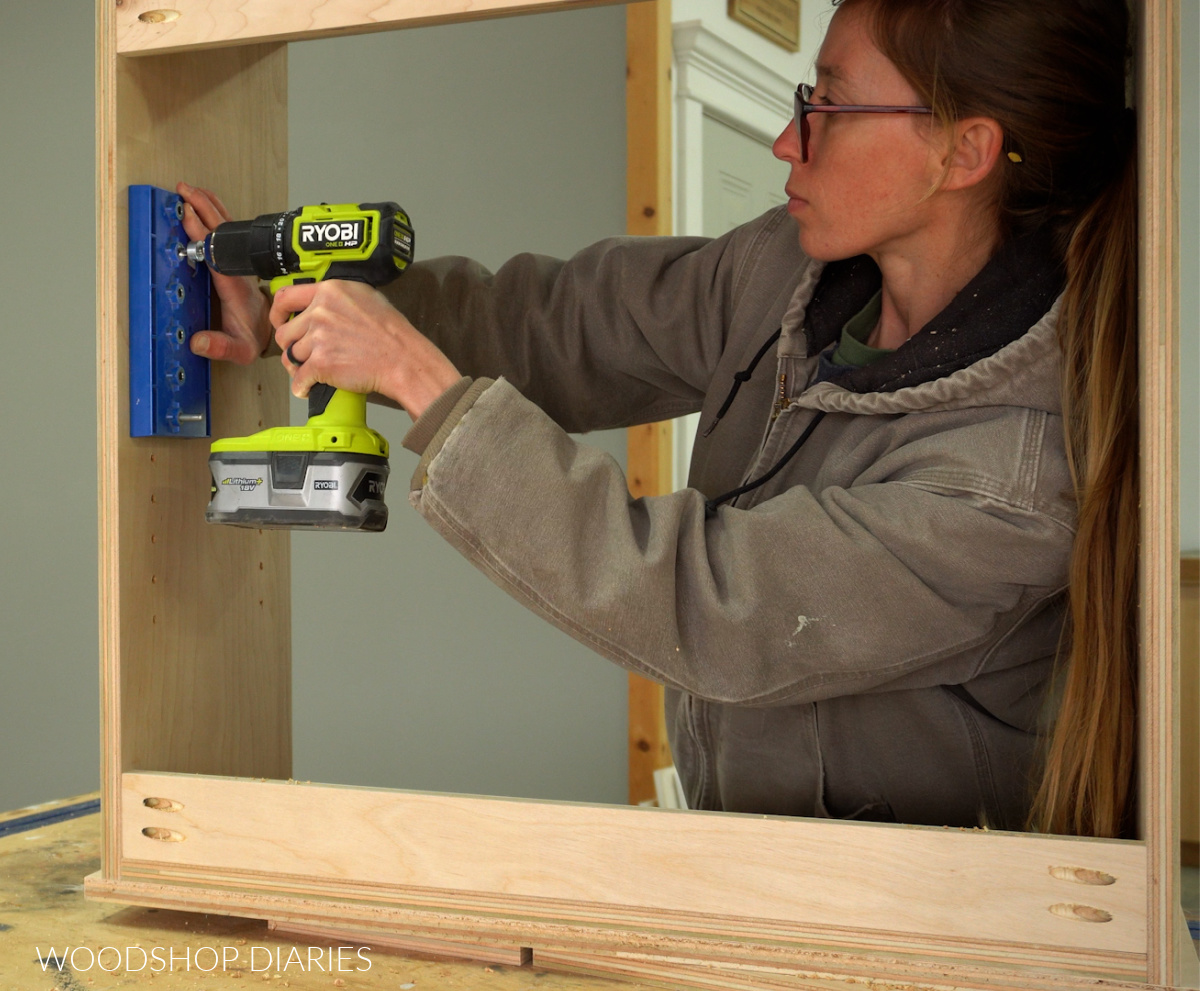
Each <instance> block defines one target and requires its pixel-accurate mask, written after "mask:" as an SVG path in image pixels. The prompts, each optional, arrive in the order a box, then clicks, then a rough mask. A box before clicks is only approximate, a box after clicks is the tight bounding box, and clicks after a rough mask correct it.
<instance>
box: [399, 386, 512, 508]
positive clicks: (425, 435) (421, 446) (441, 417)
mask: <svg viewBox="0 0 1200 991" xmlns="http://www.w3.org/2000/svg"><path fill="white" fill-rule="evenodd" d="M494 381H495V380H494V379H489V378H478V379H471V378H469V377H466V376H464V377H463V378H461V379H459V380H458V381H457V382H455V383H454V385H452V386H450V388H449V389H447V390H446V391H445V392H443V393H442V394H441V395H440V396H438V397H437V399H435V400H434V401H433V402H432V403H430V405H429V407H428V408H427V409H426V410H425V412H424V413H422V414H421V415H420V417H418V419H417V421H416V422H415V423H414V424H413V425H412V427H411V429H410V430H409V431H408V433H406V434H405V435H404V439H403V440H402V441H400V444H401V446H403V447H405V448H407V449H408V450H410V451H413V452H415V453H417V454H420V455H421V460H420V461H419V462H417V467H416V470H415V471H414V472H413V476H412V484H411V487H410V488H411V491H416V490H417V489H420V488H422V487H423V486H424V485H425V472H426V469H428V467H429V463H430V462H431V461H433V459H434V458H436V457H437V456H438V452H439V451H441V449H442V445H443V444H445V443H446V438H447V437H449V436H450V434H451V433H452V432H453V430H454V428H455V427H457V426H458V421H459V420H461V419H462V418H463V416H464V415H465V414H466V412H467V410H469V409H470V408H471V407H472V406H474V405H475V401H476V400H477V399H478V398H479V397H480V396H481V395H483V393H484V391H485V390H486V389H487V388H488V387H489V386H490V385H492V384H493V383H494Z"/></svg>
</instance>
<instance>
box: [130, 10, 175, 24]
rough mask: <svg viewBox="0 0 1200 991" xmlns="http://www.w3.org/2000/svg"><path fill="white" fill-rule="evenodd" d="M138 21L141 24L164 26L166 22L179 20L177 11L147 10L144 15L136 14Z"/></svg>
mask: <svg viewBox="0 0 1200 991" xmlns="http://www.w3.org/2000/svg"><path fill="white" fill-rule="evenodd" d="M138 20H139V21H141V22H142V23H143V24H166V23H167V22H168V21H177V20H179V11H177V10H147V11H146V12H145V13H144V14H138Z"/></svg>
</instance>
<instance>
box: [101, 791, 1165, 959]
mask: <svg viewBox="0 0 1200 991" xmlns="http://www.w3.org/2000/svg"><path fill="white" fill-rule="evenodd" d="M164 803H165V804H166V806H168V807H170V808H171V809H172V811H163V810H162V808H163V807H164ZM124 806H125V808H124V813H123V816H122V821H123V823H124V836H123V849H124V854H125V858H126V859H125V862H124V864H123V872H122V873H123V875H124V876H125V877H126V878H128V879H130V880H131V881H132V880H140V881H145V882H154V881H157V882H158V883H160V884H164V885H166V884H170V883H172V879H183V878H185V877H186V878H188V879H189V880H188V883H189V884H201V885H202V884H204V883H208V884H213V883H225V882H227V881H228V880H229V879H231V878H233V877H240V878H242V881H243V884H244V885H245V886H246V887H247V888H248V889H255V888H257V889H259V890H271V891H274V892H276V893H283V892H284V891H291V892H293V893H295V894H298V895H312V894H321V895H324V896H326V897H337V898H339V899H343V898H345V899H352V898H356V899H360V900H361V899H364V898H368V897H369V898H370V899H371V900H372V901H374V902H382V903H386V902H391V903H394V904H399V905H409V906H411V905H413V904H426V905H429V906H436V905H443V906H444V907H445V908H446V909H447V910H450V909H451V908H453V909H455V910H456V911H459V912H461V911H469V910H470V909H471V908H472V907H480V906H486V908H487V911H488V912H489V913H490V914H496V913H497V912H498V911H501V912H502V914H503V909H504V908H507V910H508V911H509V912H514V913H516V914H517V915H519V916H522V917H528V916H529V915H531V914H534V915H540V916H543V917H546V918H547V919H552V918H554V917H555V916H556V915H560V914H562V915H565V916H570V917H577V916H578V917H579V918H589V917H590V918H593V919H595V918H596V917H600V916H602V917H605V918H609V919H610V920H611V921H612V922H614V923H615V922H617V921H619V920H621V919H625V920H632V919H638V920H642V919H646V918H651V917H655V916H657V915H658V914H660V913H668V914H671V915H672V916H673V917H675V921H674V922H673V927H675V928H678V927H679V926H681V925H682V922H681V921H680V920H681V919H683V918H685V917H688V918H694V917H697V916H701V915H707V916H712V917H716V918H720V919H727V920H734V919H740V920H743V921H742V927H743V928H745V929H748V930H751V931H753V930H755V929H761V928H767V929H772V931H778V930H780V929H781V928H782V930H783V931H785V932H786V931H789V930H791V931H798V930H804V929H806V928H807V929H809V930H811V931H818V930H820V931H821V932H823V933H825V934H827V935H828V934H829V933H837V932H842V931H845V932H846V933H851V934H857V935H856V938H858V939H859V940H860V941H865V940H867V939H874V940H879V939H881V938H886V937H887V934H889V933H890V934H895V935H896V936H898V937H901V938H905V937H917V938H920V939H925V938H933V939H935V940H936V939H941V940H951V941H953V940H965V941H971V942H973V943H982V942H986V940H987V939H988V938H989V937H990V936H994V937H995V938H996V939H998V940H1000V941H1001V942H1003V943H1011V944H1028V945H1029V946H1033V947H1040V946H1057V947H1060V948H1061V949H1063V950H1064V951H1081V952H1083V953H1085V954H1087V955H1091V956H1093V957H1094V959H1096V960H1099V959H1101V958H1103V957H1105V956H1106V955H1108V956H1112V957H1113V959H1114V960H1115V959H1116V958H1117V957H1120V958H1121V960H1123V961H1124V963H1123V966H1129V967H1136V966H1138V965H1139V962H1140V961H1141V960H1142V948H1143V946H1144V940H1145V928H1144V927H1145V920H1144V917H1143V916H1142V914H1141V912H1140V911H1139V908H1140V906H1141V905H1142V904H1144V903H1143V898H1144V895H1143V891H1144V887H1143V885H1144V880H1143V871H1144V866H1145V849H1144V847H1143V845H1142V844H1140V843H1134V842H1116V841H1107V842H1105V841H1092V840H1079V839H1068V838H1057V837H1039V836H1031V835H1022V834H1004V833H996V832H991V833H989V832H984V831H979V830H950V829H935V828H928V827H924V828H922V827H896V826H886V825H882V826H881V825H878V824H847V823H836V822H829V821H823V820H791V819H784V818H767V817H749V816H731V815H724V814H714V813H689V812H682V813H680V812H670V811H661V810H657V809H631V808H627V807H620V806H607V807H605V806H586V805H575V804H570V803H544V802H520V801H511V800H502V799H487V798H478V797H473V796H454V795H437V794H424V793H417V792H401V791H372V790H366V789H359V788H339V787H334V786H323V785H310V784H301V783H294V782H292V783H289V782H260V781H245V780H234V779H219V778H212V777H206V776H193V775H156V774H136V773H134V774H127V775H125V793H124ZM715 850H720V851H722V852H723V855H722V856H721V857H720V858H719V859H717V858H714V856H713V855H712V852H713V851H715ZM614 852H619V854H620V856H619V859H618V858H615V857H614ZM618 863H619V864H620V866H619V867H618V866H617V864H618ZM1054 867H1057V868H1060V869H1061V870H1060V871H1059V872H1058V873H1057V874H1056V873H1054V872H1052V870H1051V868H1054ZM1081 868H1082V869H1086V870H1090V871H1094V872H1100V873H1099V874H1098V875H1096V876H1104V877H1107V878H1112V879H1113V883H1102V884H1094V883H1086V882H1081V881H1080V879H1079V877H1077V876H1076V875H1074V874H1070V875H1069V876H1068V873H1069V872H1071V871H1075V870H1077V869H1081ZM259 881H261V882H262V883H261V886H260V884H259ZM536 903H545V904H544V905H543V906H541V907H539V905H538V904H536ZM1063 905H1083V906H1087V910H1088V911H1093V910H1094V911H1095V912H1097V913H1100V914H1102V915H1111V921H1108V922H1105V923H1103V924H1095V923H1086V924H1085V923H1084V922H1082V921H1081V918H1082V916H1079V915H1074V916H1072V915H1071V914H1070V913H1067V914H1060V912H1061V909H1059V910H1055V909H1054V908H1053V906H1063ZM346 908H347V907H346V905H344V904H343V905H334V906H331V907H330V909H329V911H330V912H331V915H330V916H329V917H330V918H335V919H336V918H337V916H338V914H339V913H341V912H343V911H344V910H346ZM378 911H382V907H381V906H377V908H376V909H373V912H378ZM400 915H403V912H401V913H400ZM272 917H273V918H280V919H282V918H284V916H282V915H272ZM358 921H361V922H368V921H369V919H368V918H367V917H362V918H360V919H359V920H358ZM458 925H459V926H461V923H458ZM510 931H512V932H520V931H521V929H520V927H519V926H515V927H512V928H511V929H510ZM981 934H988V936H983V937H982V939H981Z"/></svg>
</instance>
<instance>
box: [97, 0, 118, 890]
mask: <svg viewBox="0 0 1200 991" xmlns="http://www.w3.org/2000/svg"><path fill="white" fill-rule="evenodd" d="M115 12H116V7H115V5H114V4H113V3H112V2H111V0H96V238H97V245H98V250H97V252H96V450H97V479H96V484H97V515H98V540H99V548H98V554H97V558H98V567H99V588H100V603H99V627H100V637H99V647H100V658H99V661H100V790H101V802H100V804H101V810H102V814H103V817H104V830H103V839H102V841H101V850H100V863H101V872H102V873H103V874H104V876H105V877H109V878H115V877H117V876H118V870H119V864H120V860H121V847H120V836H121V819H120V816H121V800H120V795H121V770H122V768H121V735H120V726H121V690H120V687H121V683H120V668H119V664H118V658H119V656H120V588H121V582H120V547H119V544H118V537H119V533H120V528H119V526H118V525H117V520H118V506H117V493H118V483H117V475H118V458H117V445H116V444H115V443H113V441H112V438H113V437H115V436H116V431H117V430H118V429H119V425H117V424H115V423H113V422H112V419H113V416H114V415H115V411H116V410H117V409H118V405H119V404H118V397H117V390H118V376H117V375H116V373H115V371H114V368H113V365H114V363H115V362H116V361H117V360H118V358H117V351H116V349H117V348H118V347H119V340H118V335H117V328H116V323H117V312H118V310H119V306H118V301H117V283H118V267H119V266H118V263H117V251H118V245H117V217H118V207H117V202H116V188H117V179H116V176H117V130H116V116H117V114H116V104H117V58H116V13H115Z"/></svg>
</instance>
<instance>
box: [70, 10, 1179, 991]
mask: <svg viewBox="0 0 1200 991" xmlns="http://www.w3.org/2000/svg"><path fill="white" fill-rule="evenodd" d="M577 5H580V4H575V3H571V2H562V0H548V2H547V0H542V2H538V0H525V2H523V3H519V4H511V3H508V2H507V0H487V2H478V0H477V2H474V3H466V2H463V0H404V2H401V0H391V2H389V3H384V4H382V5H380V4H378V3H374V2H373V3H370V4H367V3H362V2H359V0H338V2H331V0H324V2H317V0H302V2H289V3H284V2H282V0H261V2H260V3H258V4H254V5H247V4H236V5H234V4H230V3H227V2H225V0H185V2H180V3H178V4H175V9H177V10H178V11H180V12H181V16H180V17H179V18H178V19H177V20H175V21H168V22H165V23H145V22H142V21H139V19H138V17H139V15H140V14H145V13H147V12H148V11H150V10H152V9H157V5H156V4H152V3H147V2H145V0H123V2H121V3H120V6H117V5H116V4H115V3H114V0H98V6H97V45H98V55H97V204H98V205H97V233H98V237H99V245H100V247H99V255H98V264H97V279H98V282H97V311H98V314H97V315H98V335H99V350H98V369H97V391H98V406H99V426H98V433H99V438H98V439H99V446H100V458H99V464H100V480H99V498H100V558H101V563H100V579H101V580H100V588H101V653H102V658H101V686H102V707H103V714H102V726H103V729H102V755H103V757H102V759H103V771H102V788H103V803H104V822H105V840H104V847H103V862H102V868H101V871H100V872H99V873H98V874H96V875H93V876H92V877H91V878H89V879H88V882H87V891H88V894H89V895H90V896H91V897H94V898H102V899H108V900H113V901H119V902H132V903H138V904H144V905H159V906H167V907H175V908H191V909H199V910H204V911H216V912H230V913H237V914H244V915H250V916H258V917H262V916H266V917H269V918H271V919H275V920H282V921H285V922H292V923H295V924H297V925H306V924H307V925H313V924H327V925H337V926H339V927H341V928H342V929H352V930H355V931H361V932H363V933H365V934H367V933H370V932H371V931H372V929H375V930H378V929H384V928H386V929H388V930H389V931H392V932H407V933H412V934H417V935H421V936H424V937H430V936H442V937H444V938H447V939H454V940H457V941H459V942H480V943H486V942H491V943H505V944H509V945H519V946H531V947H533V948H534V954H535V959H542V960H545V961H554V960H556V959H557V960H560V961H562V962H566V963H568V964H570V963H572V962H574V963H575V964H576V965H579V966H590V967H593V968H594V969H601V970H603V969H610V970H614V971H622V972H627V973H635V974H642V975H644V976H646V977H647V978H648V979H651V978H653V977H654V976H655V975H656V974H658V975H659V976H661V975H662V974H663V973H666V972H670V973H676V972H677V971H678V969H679V968H684V969H686V968H688V967H699V966H701V964H703V965H704V966H708V967H713V966H718V965H720V966H725V965H727V966H729V967H737V966H741V967H758V968H762V967H768V966H769V967H774V968H775V970H774V971H773V973H776V974H777V975H778V976H779V980H781V981H782V980H783V978H784V976H785V975H791V976H790V977H789V979H792V978H796V975H804V974H817V973H820V974H825V975H842V976H859V977H863V976H868V977H880V978H889V979H893V980H911V981H919V980H934V979H937V980H938V982H939V983H943V984H944V983H945V982H946V981H947V980H948V979H949V980H952V981H956V982H961V983H974V984H976V985H985V986H1010V985H1011V986H1017V985H1019V986H1026V987H1029V986H1047V987H1050V986H1075V985H1077V984H1080V983H1085V982H1086V980H1087V979H1088V978H1089V977H1095V976H1107V977H1110V978H1115V979H1123V980H1126V981H1133V982H1149V983H1153V984H1172V983H1176V982H1177V981H1178V980H1179V974H1180V973H1181V970H1180V968H1181V967H1182V959H1183V956H1182V955H1183V954H1184V953H1190V951H1191V948H1190V946H1187V945H1185V944H1184V943H1183V942H1182V940H1181V939H1180V937H1179V930H1178V927H1177V920H1178V915H1179V910H1178V905H1179V892H1178V886H1177V885H1178V826H1177V824H1178V772H1177V740H1178V712H1177V710H1176V702H1175V700H1176V698H1177V684H1178V653H1177V652H1178V644H1177V637H1178V521H1177V515H1176V514H1177V503H1176V500H1177V464H1176V458H1177V454H1176V451H1177V388H1178V386H1177V335H1178V329H1177V319H1178V315H1177V290H1176V287H1177V284H1178V261H1177V236H1178V230H1177V216H1178V214H1177V201H1178V176H1177V168H1178V166H1177V162H1178V82H1177V80H1178V68H1177V66H1178V45H1179V40H1178V0H1141V2H1140V3H1138V4H1137V5H1136V9H1137V11H1138V20H1139V30H1138V35H1137V38H1138V41H1137V45H1138V53H1139V58H1138V64H1139V68H1138V79H1137V91H1138V103H1139V106H1140V107H1141V108H1142V111H1141V113H1140V125H1139V127H1140V137H1139V142H1140V151H1139V156H1140V165H1141V182H1142V186H1141V256H1140V258H1141V273H1140V286H1141V299H1140V310H1139V314H1140V321H1141V343H1140V353H1141V430H1142V450H1141V459H1142V468H1143V472H1142V478H1143V482H1142V485H1143V514H1142V520H1141V523H1142V534H1143V539H1142V559H1141V574H1140V582H1141V603H1142V610H1141V619H1140V622H1141V644H1142V658H1141V706H1142V708H1141V726H1142V737H1141V756H1140V761H1141V780H1142V808H1143V817H1142V835H1143V839H1142V840H1140V841H1137V842H1116V841H1091V840H1079V839H1071V838H1063V837H1053V838H1052V837H1038V836H1026V835H1019V834H997V833H991V834H986V835H981V834H977V833H975V832H973V831H960V830H937V829H928V828H911V827H895V826H886V825H883V826H881V825H872V824H861V823H837V822H824V821H814V820H778V819H766V818H762V817H744V816H724V815H712V814H706V813H695V812H684V813H673V812H659V811H651V810H639V809H633V808H614V807H601V806H577V805H570V804H562V803H538V802H527V801H513V800H502V799H487V798H475V797H462V796H451V795H429V794H418V793H412V792H402V791H380V790H370V789H351V788H339V787H336V786H322V785H308V784H305V785H299V784H294V783H293V784H283V783H281V782H283V781H286V780H287V779H288V778H289V775H290V773H291V727H290V644H289V640H288V638H289V636H290V632H289V631H290V616H289V611H288V610H289V606H288V584H289V558H288V544H287V538H286V535H285V534H280V533H265V534H264V533H260V532H256V531H231V530H228V529H225V528H206V526H205V524H204V523H203V522H202V519H203V504H204V501H205V500H206V497H207V493H206V491H204V489H205V486H204V484H203V483H204V480H205V478H206V474H205V472H206V471H207V468H206V461H207V453H208V452H207V445H206V444H203V443H197V442H187V441H184V442H180V441H160V440H156V439H153V438H146V439H139V440H136V441H135V440H132V439H130V438H129V436H128V424H127V419H126V417H127V410H126V402H125V396H126V395H127V388H126V386H127V368H126V363H127V361H126V349H125V341H126V336H125V335H126V330H125V308H126V307H125V302H124V294H125V292H126V286H127V272H126V266H125V261H124V254H125V252H124V245H125V240H124V238H125V209H124V196H125V189H126V187H127V186H128V185H129V184H130V183H140V182H151V183H154V184H156V185H165V186H171V185H173V183H174V182H175V181H176V179H177V178H180V177H182V176H185V175H186V176H190V177H194V181H195V182H197V183H199V184H205V185H211V186H213V187H215V188H219V189H221V190H222V191H223V192H226V193H228V196H229V201H230V202H229V206H230V207H231V209H233V210H234V211H235V212H236V213H237V214H238V215H242V216H247V215H253V214H254V213H259V212H264V211H267V210H278V209H282V208H284V207H285V206H288V205H289V204H287V203H286V202H285V199H286V188H287V183H286V175H287V161H286V159H287V143H286V141H287V139H286V133H285V124H283V123H282V122H283V121H286V106H287V103H286V101H287V95H286V44H285V42H286V41H287V40H291V39H295V38H311V37H320V36H323V35H330V34H343V33H349V32H354V31H367V30H379V29H383V28H390V27H401V26H411V25H414V24H426V23H442V22H449V21H455V20H466V19H472V18H476V17H480V16H500V15H502V14H509V13H514V12H523V11H529V10H532V9H543V10H548V9H556V8H560V7H568V6H577ZM235 7H236V9H237V10H238V11H243V12H245V11H249V12H251V13H252V14H253V16H251V14H244V16H242V15H239V14H236V13H235V12H234V8H235ZM368 8H371V13H370V14H369V15H368V14H366V13H363V11H365V10H367V9H368ZM318 17H321V18H324V20H323V21H318ZM135 56H136V57H135ZM213 380H214V386H213V388H214V401H213V410H214V435H216V434H223V433H244V432H248V431H249V430H252V429H256V426H255V424H256V421H257V420H263V421H265V422H268V423H270V422H282V421H283V417H284V416H285V415H286V412H285V411H286V397H287V390H286V383H285V381H284V379H283V377H282V372H281V370H280V369H278V368H275V367H274V366H273V365H272V363H269V362H260V363H258V366H256V367H254V368H250V369H233V368H221V369H214V376H213ZM150 799H166V800H168V802H173V803H175V805H177V806H181V807H180V808H177V809H174V810H172V809H171V808H170V806H169V805H168V806H166V807H157V808H155V807H152V806H153V805H154V804H156V803H153V802H152V803H150V805H147V804H146V803H147V801H148V800H150ZM158 804H160V805H161V803H158ZM268 813H269V814H268ZM665 816H674V818H671V819H666V818H664V817H665ZM314 824H316V825H318V826H319V827H320V828H319V829H316V830H314V829H313V825H314ZM143 830H148V831H149V834H147V833H145V832H143ZM164 831H165V832H164ZM171 834H174V836H172V835H171ZM155 836H158V837H164V836H165V837H167V838H166V839H159V838H154V837H155ZM330 836H334V837H338V838H339V840H338V842H336V843H333V844H332V845H328V840H329V837H330ZM177 837H183V839H182V841H179V842H172V841H171V840H172V839H173V838H177ZM1052 868H1058V869H1060V870H1059V872H1058V873H1054V872H1052V870H1051V869H1052ZM1075 868H1088V869H1091V870H1094V871H1100V872H1103V873H1105V874H1108V875H1110V876H1113V877H1116V878H1117V881H1116V883H1115V884H1113V885H1086V884H1080V883H1077V881H1075V880H1072V878H1071V877H1070V872H1071V870H1073V869H1075ZM1089 876H1090V875H1089ZM1077 905H1083V906H1084V907H1085V908H1088V909H1095V910H1097V912H1099V913H1101V914H1102V913H1109V914H1111V915H1112V916H1113V919H1112V921H1111V922H1104V923H1094V922H1084V921H1081V916H1080V915H1079V914H1078V913H1075V912H1074V907H1075V906H1077ZM1051 906H1060V908H1059V909H1058V910H1057V911H1052V910H1051ZM1083 916H1084V917H1086V916H1087V913H1086V912H1084V913H1083ZM1093 917H1098V916H1096V915H1093ZM539 955H540V956H539ZM589 961H590V963H589ZM664 968H665V970H664ZM671 968H676V970H674V971H673V970H671ZM760 973H762V972H761V971H760ZM695 979H696V980H697V981H698V980H700V978H698V977H697V978H695ZM763 979H765V978H763ZM796 979H799V978H796ZM728 980H729V979H728V977H722V978H721V981H728ZM716 986H733V985H732V984H730V983H726V984H721V983H718V984H717V985H716Z"/></svg>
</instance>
